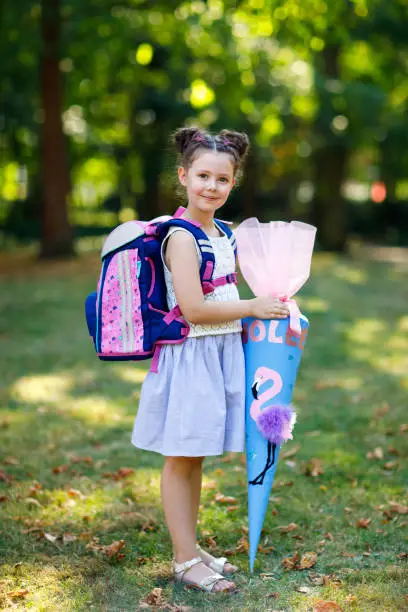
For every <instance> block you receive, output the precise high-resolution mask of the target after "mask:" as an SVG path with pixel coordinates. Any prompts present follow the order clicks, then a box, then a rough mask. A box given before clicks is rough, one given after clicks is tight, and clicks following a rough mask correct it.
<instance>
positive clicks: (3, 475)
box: [0, 470, 12, 484]
mask: <svg viewBox="0 0 408 612" xmlns="http://www.w3.org/2000/svg"><path fill="white" fill-rule="evenodd" d="M0 480H2V481H3V482H6V483H7V484H9V483H10V482H11V480H12V478H11V476H9V475H8V474H6V472H3V470H0Z"/></svg>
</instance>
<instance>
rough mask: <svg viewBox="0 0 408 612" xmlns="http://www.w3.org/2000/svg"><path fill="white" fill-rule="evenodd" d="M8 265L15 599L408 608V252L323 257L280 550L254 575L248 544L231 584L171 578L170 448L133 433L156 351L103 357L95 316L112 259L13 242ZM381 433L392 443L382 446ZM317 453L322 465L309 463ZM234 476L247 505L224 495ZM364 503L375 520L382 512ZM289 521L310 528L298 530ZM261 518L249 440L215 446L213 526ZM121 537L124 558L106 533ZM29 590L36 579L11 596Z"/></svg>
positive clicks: (284, 493) (6, 581)
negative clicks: (218, 587)
mask: <svg viewBox="0 0 408 612" xmlns="http://www.w3.org/2000/svg"><path fill="white" fill-rule="evenodd" d="M0 270H2V273H1V276H0V282H1V291H0V341H1V356H0V371H1V380H0V385H1V386H0V400H1V414H0V499H1V500H2V501H1V502H0V514H1V523H0V560H1V567H0V609H4V610H19V609H21V610H22V609H33V610H39V611H43V610H44V611H45V610H47V611H60V610H61V611H62V610H63V611H66V610H88V609H89V610H92V609H93V610H109V611H111V610H112V611H113V610H121V611H123V610H126V611H127V610H137V609H138V607H139V604H140V602H141V601H142V600H143V599H144V598H145V597H146V595H147V594H149V593H150V592H151V591H152V589H153V588H155V587H159V588H161V589H163V590H162V597H163V598H164V599H166V600H167V601H168V602H170V603H171V604H172V605H173V606H174V610H176V606H177V605H178V606H190V608H191V609H193V610H211V609H213V608H214V606H216V608H217V609H220V610H248V611H249V610H251V611H252V610H285V611H289V610H300V611H307V610H312V609H313V607H314V604H315V602H317V601H318V600H329V601H334V602H337V604H338V605H339V606H341V608H342V609H343V610H367V611H370V612H372V611H373V610H374V611H377V610H381V611H382V610H384V611H387V612H389V611H393V610H404V609H405V610H406V609H408V600H407V595H408V583H407V563H408V559H407V558H404V557H403V556H402V555H401V553H404V552H407V550H408V541H407V527H406V524H407V521H408V515H404V514H398V513H396V512H395V511H390V510H389V509H390V507H391V504H392V502H398V503H399V504H402V505H405V506H406V505H407V504H408V496H407V483H408V474H407V454H408V431H405V428H404V427H402V428H401V424H403V423H407V422H408V415H407V411H406V406H407V390H408V315H407V303H408V268H407V267H404V265H403V264H400V265H393V264H391V263H384V262H373V261H363V260H361V261H357V260H354V261H352V260H349V259H346V258H336V257H332V256H325V255H317V256H316V257H315V258H314V265H313V270H312V275H311V279H310V280H309V282H308V283H307V285H306V286H305V287H304V288H303V290H302V291H301V294H300V296H301V297H300V298H299V303H300V305H301V308H302V310H303V312H304V313H305V314H306V315H308V317H309V319H310V324H311V327H310V334H309V338H308V342H307V344H306V349H305V353H304V356H303V360H302V364H301V367H300V371H299V374H298V380H297V385H296V389H295V396H294V401H295V403H296V405H297V408H298V416H299V419H298V424H297V426H296V429H295V440H294V441H293V442H292V443H291V444H289V445H287V447H286V448H285V449H284V450H285V451H287V452H289V451H291V450H293V451H294V453H293V454H292V455H291V456H290V457H288V458H287V459H284V458H283V459H282V460H281V461H280V463H279V467H278V471H277V479H276V486H274V490H273V493H272V498H271V501H270V506H269V512H268V514H267V518H266V521H265V530H264V533H263V536H262V546H263V547H264V550H266V552H260V553H259V555H258V560H257V564H256V568H255V572H254V574H249V572H248V561H247V554H246V553H245V552H242V553H239V554H236V555H234V556H233V557H232V559H233V561H234V562H236V563H237V564H239V565H240V566H241V568H242V572H241V573H240V574H239V576H238V578H237V582H238V585H239V588H240V591H239V593H238V594H237V595H234V596H233V597H226V596H217V598H216V599H214V598H213V597H210V596H206V595H204V594H202V593H193V592H190V591H185V590H183V588H182V587H180V586H175V585H174V584H173V583H172V581H171V580H170V579H169V578H170V571H169V561H170V556H171V552H170V550H171V549H170V541H169V537H168V534H167V531H166V527H165V524H164V521H163V513H162V509H161V505H160V496H159V482H160V469H161V464H162V459H161V457H160V456H158V455H154V454H149V453H145V452H142V451H139V450H136V449H135V448H133V447H132V446H131V444H130V434H131V429H132V425H133V419H134V416H135V413H136V410H137V402H138V397H139V392H140V384H141V382H142V380H143V376H144V373H145V371H146V367H147V365H148V364H141V365H140V364H136V365H135V364H131V363H127V364H107V363H102V362H99V361H98V360H97V359H96V357H95V355H94V353H93V349H92V346H91V342H90V340H89V339H88V337H87V333H86V328H85V323H84V317H83V299H84V297H85V296H86V294H87V293H88V292H89V291H91V290H92V289H93V288H94V285H95V281H96V278H97V273H98V264H97V258H96V257H93V256H86V257H83V258H81V259H80V260H79V261H76V262H71V263H69V264H63V263H56V264H47V265H46V264H43V265H39V264H30V263H29V261H28V260H26V259H25V258H24V257H23V256H20V257H18V258H16V257H13V256H10V255H8V256H7V259H6V257H5V256H4V257H3V258H2V259H1V260H0ZM376 448H381V449H382V453H383V458H381V457H380V458H372V459H370V458H367V453H369V452H373V451H374V449H376ZM378 453H379V451H377V454H378ZM61 466H66V467H61ZM313 466H318V467H320V469H319V470H317V471H318V472H322V473H319V474H317V475H315V476H312V475H307V474H308V473H309V474H310V472H311V471H312V468H313ZM58 467H59V468H60V470H55V468H58ZM124 467H125V468H133V469H134V471H133V472H132V473H130V474H129V475H127V476H126V475H123V473H118V470H119V469H120V468H124ZM53 470H55V471H53ZM55 472H57V473H55ZM115 474H116V476H115ZM218 491H220V492H222V493H224V494H225V495H230V496H233V497H235V498H236V499H237V504H236V506H237V509H235V510H233V511H228V509H227V507H226V506H225V505H222V504H219V503H216V502H214V496H215V494H216V493H217V492H218ZM400 510H401V508H400ZM359 519H371V522H370V523H369V525H368V528H367V529H364V528H359V527H356V522H357V521H358V520H359ZM289 523H296V525H297V526H298V527H297V528H296V529H295V530H294V531H290V532H288V533H281V530H280V529H279V527H281V526H286V525H288V524H289ZM245 527H246V488H245V468H244V464H243V461H242V457H241V458H240V457H239V456H234V457H232V458H228V457H227V461H225V458H224V460H223V458H213V459H208V460H207V461H206V464H205V487H204V491H203V499H202V512H201V517H200V531H201V537H202V540H203V541H204V540H205V538H207V537H210V536H213V537H216V543H217V549H216V553H217V554H222V553H223V552H224V551H225V550H228V549H229V550H231V549H235V547H236V546H237V542H238V541H239V540H240V539H241V538H242V537H244V541H245ZM67 534H68V535H69V534H70V535H71V536H73V537H67ZM54 537H57V539H54ZM119 540H124V541H125V545H124V546H123V548H122V549H121V550H120V553H123V555H124V557H123V558H118V556H117V555H114V556H113V557H112V558H109V557H108V556H107V555H106V554H103V550H100V549H98V548H97V546H98V545H99V546H108V545H110V544H112V543H113V542H115V541H119ZM87 546H88V548H87ZM270 546H273V547H274V550H272V551H271V550H269V552H268V547H270ZM295 550H297V551H298V552H299V554H303V553H304V552H309V551H315V552H317V553H318V560H317V563H316V565H315V566H314V567H313V569H311V570H304V571H288V570H285V569H284V567H283V566H282V560H283V559H284V558H285V557H289V556H292V555H293V554H294V551H295ZM398 555H400V556H398ZM316 573H317V574H319V575H320V578H319V577H317V579H316V577H315V579H314V581H315V582H317V583H319V582H320V583H322V582H324V584H320V585H319V584H314V583H313V582H312V581H313V576H314V575H315V574H316ZM323 576H326V578H323ZM301 586H308V587H309V591H308V592H307V593H300V592H298V591H297V590H296V589H297V588H298V587H301ZM18 590H23V591H24V590H25V591H26V594H25V595H22V596H21V597H20V598H19V597H13V596H12V595H10V593H11V592H14V591H18ZM272 593H278V595H277V596H276V597H272V596H271V594H272ZM268 595H269V597H268ZM317 609H318V608H317Z"/></svg>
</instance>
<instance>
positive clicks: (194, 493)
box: [191, 457, 204, 539]
mask: <svg viewBox="0 0 408 612" xmlns="http://www.w3.org/2000/svg"><path fill="white" fill-rule="evenodd" d="M203 460H204V457H203V458H202V459H201V462H200V463H198V462H197V464H194V466H193V467H192V471H191V508H192V517H191V518H192V528H193V530H194V533H195V537H196V539H197V521H198V510H199V507H200V498H201V486H202V480H203Z"/></svg>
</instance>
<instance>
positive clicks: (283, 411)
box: [256, 404, 296, 446]
mask: <svg viewBox="0 0 408 612" xmlns="http://www.w3.org/2000/svg"><path fill="white" fill-rule="evenodd" d="M295 421H296V413H295V411H294V410H293V408H292V406H291V405H290V404H289V405H286V406H282V405H279V404H275V405H274V406H268V407H267V408H265V410H262V411H261V413H260V414H259V416H258V417H257V419H256V424H257V426H258V429H259V431H260V432H261V434H262V435H263V437H264V438H266V439H267V440H269V441H270V442H272V443H273V444H276V445H277V446H280V445H281V444H282V443H283V442H286V441H287V440H290V439H292V428H293V425H294V424H295Z"/></svg>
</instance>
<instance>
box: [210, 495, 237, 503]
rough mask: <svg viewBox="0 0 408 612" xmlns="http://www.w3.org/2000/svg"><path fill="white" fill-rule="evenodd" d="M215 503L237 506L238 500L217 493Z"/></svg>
mask: <svg viewBox="0 0 408 612" xmlns="http://www.w3.org/2000/svg"><path fill="white" fill-rule="evenodd" d="M214 501H216V502H218V503H219V504H236V503H237V500H236V498H235V497H230V496H229V495H223V494H222V493H216V495H215V497H214Z"/></svg>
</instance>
